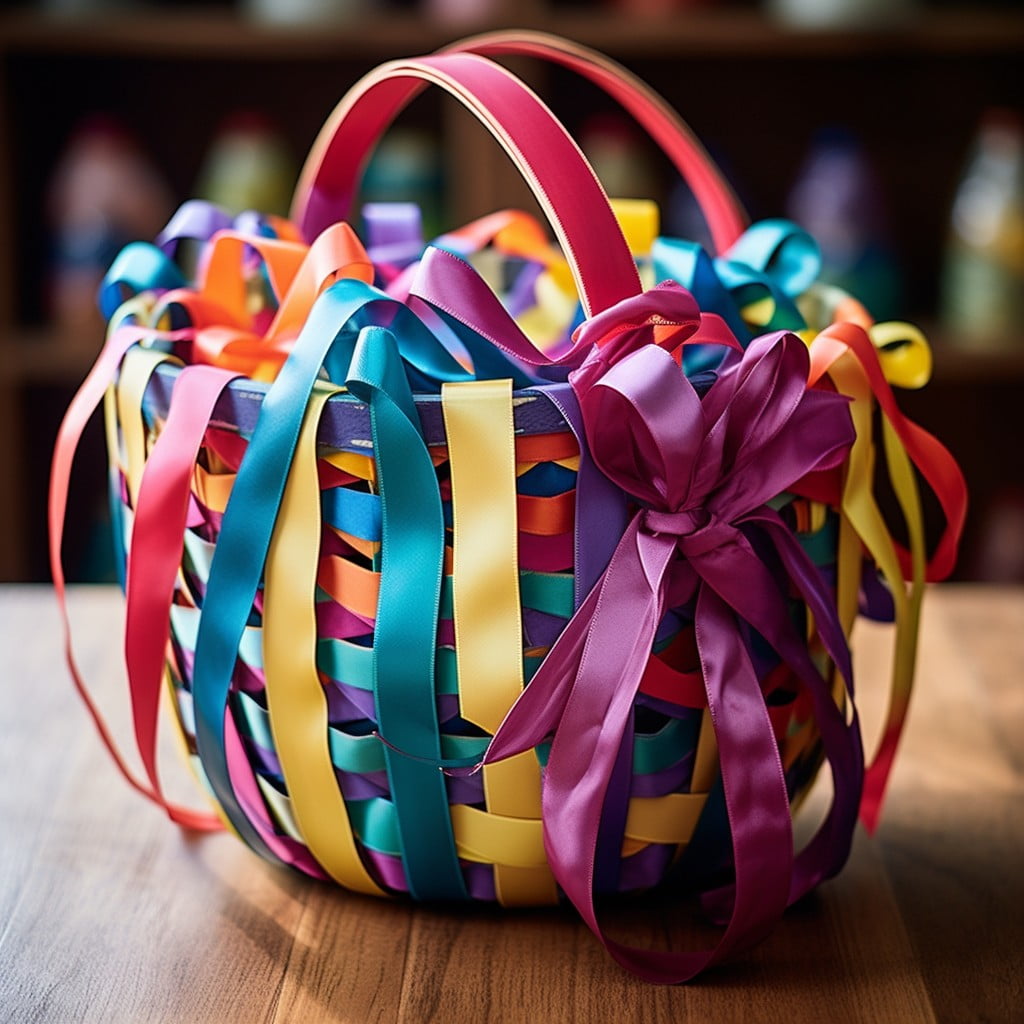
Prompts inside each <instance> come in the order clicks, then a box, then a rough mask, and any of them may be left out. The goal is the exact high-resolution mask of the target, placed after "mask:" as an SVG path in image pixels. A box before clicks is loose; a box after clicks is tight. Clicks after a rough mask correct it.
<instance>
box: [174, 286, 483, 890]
mask: <svg viewBox="0 0 1024 1024" xmlns="http://www.w3.org/2000/svg"><path fill="white" fill-rule="evenodd" d="M384 319H389V320H390V321H391V323H392V325H395V326H398V327H399V328H400V329H401V330H400V333H399V334H398V344H397V346H395V345H394V344H393V343H390V342H389V341H388V339H391V335H389V334H386V333H385V332H381V331H377V330H374V329H373V328H374V326H375V325H376V324H377V323H379V322H380V321H381V320H384ZM364 328H369V329H368V330H366V331H365V334H366V335H367V336H368V337H369V339H370V340H371V342H372V344H371V345H367V344H360V339H362V338H363V336H364ZM373 345H378V346H383V347H385V348H386V350H387V353H388V355H387V357H386V358H387V360H388V362H389V366H390V369H389V370H388V373H387V374H386V376H385V378H384V381H375V380H374V379H373V378H372V377H370V378H367V373H368V372H370V371H373V370H375V369H377V368H379V367H378V364H377V358H376V356H377V354H375V353H372V352H370V351H369V349H370V348H372V347H373ZM357 350H358V352H359V358H358V359H354V357H355V356H356V354H357ZM399 357H401V358H399ZM401 359H405V360H406V369H407V371H408V374H409V376H415V378H416V379H417V380H418V381H422V382H423V383H424V386H425V387H429V388H430V389H433V390H436V389H437V386H438V381H439V380H445V379H465V377H466V373H465V371H464V370H463V369H462V368H461V367H459V366H458V364H457V363H455V362H454V360H453V359H452V358H451V356H450V355H449V354H448V353H447V352H446V351H445V350H444V349H443V348H442V347H441V346H440V344H439V343H438V342H437V340H436V339H435V338H434V337H433V336H432V335H431V334H430V332H429V331H427V329H426V328H425V327H424V326H423V325H422V324H421V323H419V321H418V320H417V319H416V318H415V317H414V316H413V315H412V314H411V313H409V311H408V310H405V309H404V308H403V307H400V306H399V305H398V304H397V303H396V302H395V301H394V300H392V299H390V298H389V297H388V296H387V295H385V294H384V293H383V292H381V291H379V290H377V289H375V288H373V287H372V286H370V285H367V284H365V283H363V282H361V281H355V280H351V279H345V280H341V281H338V282H336V283H335V284H334V285H332V286H331V287H330V288H329V289H327V290H326V291H325V292H324V293H323V294H322V295H321V296H320V297H319V298H318V299H317V301H316V303H315V304H314V306H313V308H312V310H311V311H310V314H309V317H308V318H307V320H306V323H305V325H304V327H303V330H302V332H301V334H300V335H299V337H298V339H297V340H296V343H295V346H294V349H293V351H292V353H291V354H290V356H289V358H288V359H287V360H286V362H285V364H284V366H283V367H282V369H281V372H280V374H279V375H278V377H277V379H276V380H275V381H274V383H273V385H272V386H271V387H270V388H269V390H268V391H267V394H266V397H265V398H264V400H263V404H262V407H261V409H260V414H259V417H258V419H257V422H256V427H255V429H254V430H253V435H252V439H251V440H250V443H249V447H248V450H247V452H246V455H245V458H244V459H243V460H242V464H241V466H240V467H239V470H238V474H237V476H236V479H235V483H234V487H233V488H232V493H231V497H230V499H229V501H228V504H227V508H226V509H225V512H224V518H223V521H222V525H221V532H220V536H219V538H218V540H217V545H216V549H215V552H214V555H213V560H212V562H211V565H210V572H209V579H208V581H207V590H206V595H205V599H204V601H203V607H202V612H201V616H200V622H199V628H198V634H197V637H196V648H195V669H194V673H193V680H192V689H193V699H194V703H195V714H196V743H197V747H198V751H199V755H200V758H201V760H202V762H203V764H204V765H205V768H206V774H207V777H208V779H209V782H210V786H211V788H212V790H213V792H214V794H215V795H216V797H217V799H218V801H219V802H220V804H221V807H222V808H223V810H224V813H225V815H226V816H227V817H228V819H229V820H230V822H231V824H232V825H233V826H234V828H235V830H236V831H237V832H238V834H239V835H240V836H241V837H242V839H244V840H245V841H246V842H247V843H248V844H249V845H250V846H251V847H252V848H253V849H254V850H255V851H256V852H258V853H260V854H261V855H263V856H264V857H266V858H268V859H270V860H276V857H275V856H274V854H273V853H272V851H271V850H270V849H269V848H268V847H267V845H266V843H264V841H263V839H262V838H261V837H260V835H259V833H258V831H257V830H256V828H255V827H254V826H253V825H252V823H251V822H250V821H249V819H248V817H247V816H246V814H245V813H244V811H243V809H242V807H241V805H240V803H239V801H238V798H237V797H236V795H235V792H234V789H233V787H232V785H231V780H230V776H229V772H228V764H227V755H226V750H225V735H224V715H225V713H226V711H227V708H228V694H229V690H230V686H231V677H232V673H233V671H234V666H235V661H236V658H237V657H238V648H239V643H240V642H241V639H242V636H243V633H244V631H245V628H246V624H247V622H248V619H249V615H250V612H251V610H252V605H253V599H254V597H255V594H256V592H257V590H258V588H259V586H260V582H261V578H262V574H263V567H264V563H265V561H266V556H267V550H268V548H269V545H270V538H271V535H272V533H273V528H274V521H275V519H276V517H277V513H278V509H279V507H280V504H281V498H282V495H283V493H284V488H285V483H286V481H287V477H288V471H289V468H290V466H291V462H292V458H293V456H294V452H295V446H296V443H297V441H298V436H299V431H300V429H301V426H302V421H303V417H304V415H305V409H306V405H307V403H308V401H309V396H310V394H311V392H312V389H313V384H314V382H315V381H316V379H317V377H318V376H319V374H320V370H321V367H326V368H327V370H328V373H329V374H330V375H331V377H332V379H335V380H345V379H346V378H347V377H348V376H349V368H350V366H351V365H353V363H355V364H356V365H357V367H358V368H359V370H358V372H357V373H356V374H355V377H354V384H355V388H359V387H363V386H365V390H366V392H367V393H369V392H371V391H372V392H373V394H374V395H375V396H377V398H376V405H377V406H378V416H377V423H378V428H379V425H380V415H379V411H380V408H381V407H382V405H383V404H384V402H383V399H382V398H381V397H380V396H381V395H383V392H382V391H381V390H380V385H381V384H382V383H384V382H386V383H387V384H388V385H389V386H391V387H398V385H399V380H398V378H400V377H402V376H403V373H402V368H403V364H402V362H401ZM355 388H354V389H355ZM400 393H402V394H403V395H408V393H409V383H408V382H407V381H405V380H404V379H403V380H402V381H401V389H400ZM403 401H404V399H403ZM403 408H404V406H403ZM409 410H411V411H412V415H413V416H415V409H414V408H413V407H412V404H411V396H409V397H408V409H407V410H406V412H408V411H409ZM403 418H404V419H405V423H406V429H404V430H403V429H402V428H401V426H400V425H398V426H397V428H396V429H398V430H399V431H400V432H401V434H402V438H403V441H404V442H406V443H409V444H410V445H411V444H412V441H413V440H414V439H415V440H418V443H419V447H420V449H422V452H423V455H424V457H426V458H427V461H428V463H429V457H428V456H426V448H425V446H424V445H423V442H422V439H421V438H419V434H418V432H417V431H416V430H415V429H413V421H412V420H410V419H408V417H407V416H406V415H405V413H403ZM393 420H394V417H391V416H388V415H387V414H385V416H384V421H385V422H386V424H387V426H388V427H390V426H391V425H392V424H393ZM410 432H411V434H410ZM376 441H377V439H375V442H376ZM379 444H380V446H381V447H380V448H377V446H376V443H375V452H376V453H377V454H378V457H381V456H382V455H383V457H384V458H388V457H390V458H391V459H395V458H397V459H400V460H401V459H403V458H404V457H405V456H406V454H407V453H406V452H405V451H403V450H402V449H400V448H397V446H396V445H395V444H394V442H393V439H392V437H391V435H390V434H389V433H388V431H387V429H385V430H384V432H383V433H382V435H381V437H380V438H379ZM396 450H397V454H396ZM413 458H415V456H413ZM397 465H398V466H400V465H401V462H399V463H398V464H397ZM396 469H397V466H396ZM385 472H387V471H386V470H385ZM389 478H390V474H389ZM420 482H421V483H423V482H424V481H420ZM431 483H432V486H433V493H434V500H435V501H436V503H437V507H438V515H440V512H439V509H440V497H439V496H437V484H436V478H435V477H434V476H433V470H432V468H431ZM399 493H400V498H399V501H401V500H402V499H403V498H404V499H405V500H406V502H407V501H408V496H407V494H403V493H402V488H401V485H399ZM421 499H423V496H422V495H420V494H419V492H417V499H416V500H417V501H419V500H421ZM425 500H429V496H428V498H427V499H425ZM416 512H417V514H416V517H415V523H416V527H415V528H414V529H412V530H410V531H409V533H410V534H411V536H412V540H411V541H407V542H406V543H413V544H414V543H415V542H416V541H417V540H419V539H421V538H423V537H424V532H423V531H427V532H429V531H430V530H431V529H433V528H432V527H429V526H427V525H426V524H427V523H429V522H431V520H430V518H429V516H427V515H426V513H425V512H424V510H423V509H421V508H419V507H418V506H417V510H416ZM388 518H389V513H388V511H387V509H386V508H385V511H384V527H383V532H384V536H385V542H386V541H387V537H388V533H389V530H388ZM421 525H422V529H421ZM404 532H405V524H404V523H403V533H404ZM435 542H436V539H435V538H433V536H431V537H429V538H427V539H426V540H425V542H424V545H423V546H422V547H420V548H418V549H417V552H414V553H413V556H412V557H410V558H409V559H408V561H407V560H406V557H405V553H404V552H403V553H402V556H401V557H396V558H395V561H396V562H397V563H398V565H399V566H401V568H400V569H398V571H397V572H396V573H395V579H396V581H397V582H395V583H392V584H391V585H390V586H391V587H395V586H398V587H399V588H401V587H402V584H403V581H404V582H405V583H406V584H408V586H409V592H410V593H414V594H415V595H416V600H419V598H420V597H421V596H422V590H421V588H419V586H418V585H417V584H416V583H415V582H414V583H409V581H410V579H412V578H413V577H418V576H419V575H420V574H421V573H423V574H426V575H428V576H430V575H432V574H433V573H434V571H435V569H434V561H436V574H437V576H438V578H439V577H440V573H441V549H440V548H437V550H436V551H435V550H433V548H431V550H429V551H428V550H426V548H427V547H429V546H430V545H433V544H435ZM399 543H401V540H399ZM392 554H393V555H397V554H398V552H397V551H395V552H393V553H392ZM387 600H389V601H391V600H394V601H396V607H398V608H400V609H401V613H402V614H404V615H405V616H406V618H405V620H404V621H403V622H402V627H403V629H402V644H403V645H404V644H405V643H406V638H407V637H408V636H409V635H411V633H410V627H411V626H412V622H413V620H416V622H417V623H418V622H419V621H420V620H421V619H435V618H436V609H437V600H436V598H435V599H434V600H433V603H432V606H421V605H419V604H417V605H416V606H415V607H414V608H411V607H410V603H409V602H408V601H403V600H402V597H401V595H399V596H398V597H397V598H396V597H395V596H394V595H393V594H391V593H389V594H388V595H387ZM388 614H390V615H391V617H392V618H393V614H394V613H388ZM389 630H393V627H392V626H391V625H390V620H389V622H388V623H387V624H386V625H385V629H384V632H383V633H381V632H380V631H378V637H379V636H382V635H383V636H385V637H388V638H389V639H388V643H390V644H394V643H395V640H394V632H393V631H391V632H389ZM425 633H426V630H425V629H424V627H423V626H422V624H420V625H418V626H417V627H416V635H417V637H419V638H421V639H422V638H423V637H424V636H425ZM422 642H425V640H424V641H422ZM433 644H434V636H433V635H431V636H430V659H429V660H430V662H431V663H432V660H433ZM402 649H403V651H406V650H407V648H405V647H403V648H402ZM378 655H379V652H378ZM395 660H399V659H396V657H395V655H394V653H386V654H385V655H384V658H383V667H384V669H387V668H388V667H389V665H390V664H391V662H393V661H395ZM422 660H423V659H422V657H420V658H419V661H422ZM378 678H387V676H386V673H385V674H384V675H383V676H382V675H381V672H380V670H379V669H378ZM432 678H433V676H432V670H430V671H428V674H426V675H424V676H421V677H420V679H421V685H423V686H424V687H425V688H428V689H429V701H430V702H431V703H432V702H433V699H434V697H433V688H432ZM421 700H422V701H426V700H427V698H421ZM433 731H434V733H435V735H436V731H437V729H436V715H435V725H434V729H433ZM385 735H386V734H385ZM396 742H397V741H396ZM416 744H418V745H412V746H411V747H410V749H419V750H423V749H424V748H425V746H426V745H425V744H421V743H420V737H416ZM419 768H420V769H421V771H423V772H425V773H426V774H429V775H430V776H431V779H432V781H433V784H434V789H435V791H438V790H439V791H440V792H439V796H440V797H443V796H444V793H443V779H442V777H441V774H440V772H438V771H437V769H436V767H433V768H429V769H425V768H423V766H422V765H421V766H419ZM398 772H399V774H400V776H401V780H402V782H400V783H399V787H398V788H396V790H395V799H396V800H398V799H400V800H402V801H403V802H405V801H406V800H407V799H408V798H407V797H406V796H405V795H404V794H400V793H399V791H398V789H399V788H400V787H401V785H402V784H403V783H404V780H405V779H406V778H407V776H408V775H409V770H408V769H407V768H400V769H398ZM438 803H439V801H438V800H437V799H435V800H434V801H433V802H429V803H428V802H426V801H424V803H423V804H422V806H421V805H417V803H416V798H415V797H414V798H413V799H412V805H413V809H414V811H415V812H419V811H421V810H422V817H423V822H421V823H420V825H421V829H422V831H421V832H420V835H419V837H418V839H417V841H416V845H415V846H413V845H412V844H411V843H410V856H411V857H412V858H413V863H415V857H416V855H417V853H418V851H420V850H423V851H424V857H425V858H426V859H427V860H428V861H429V862H430V864H431V870H432V871H433V870H435V869H436V870H437V872H438V875H437V883H438V884H437V888H438V889H439V890H440V892H441V893H443V894H445V895H446V896H449V895H463V896H464V895H465V890H464V886H463V883H462V879H461V875H460V874H459V870H458V863H457V860H456V859H455V852H454V840H453V839H452V838H451V837H450V830H451V825H450V818H449V815H448V811H447V801H446V800H445V801H444V814H443V816H442V815H440V814H438V813H437V811H438V806H437V805H438ZM428 819H429V821H428ZM424 823H426V824H424ZM427 825H429V827H427ZM445 829H447V832H448V840H447V842H445V840H444V832H445ZM446 858H447V859H446ZM412 881H413V880H412V879H410V883H412ZM416 882H417V886H420V887H422V888H423V891H422V892H420V895H425V896H426V897H429V896H430V895H431V893H430V892H428V891H427V890H426V887H425V886H423V882H422V879H421V878H419V873H417V880H416ZM410 887H412V884H411V886H410Z"/></svg>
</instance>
